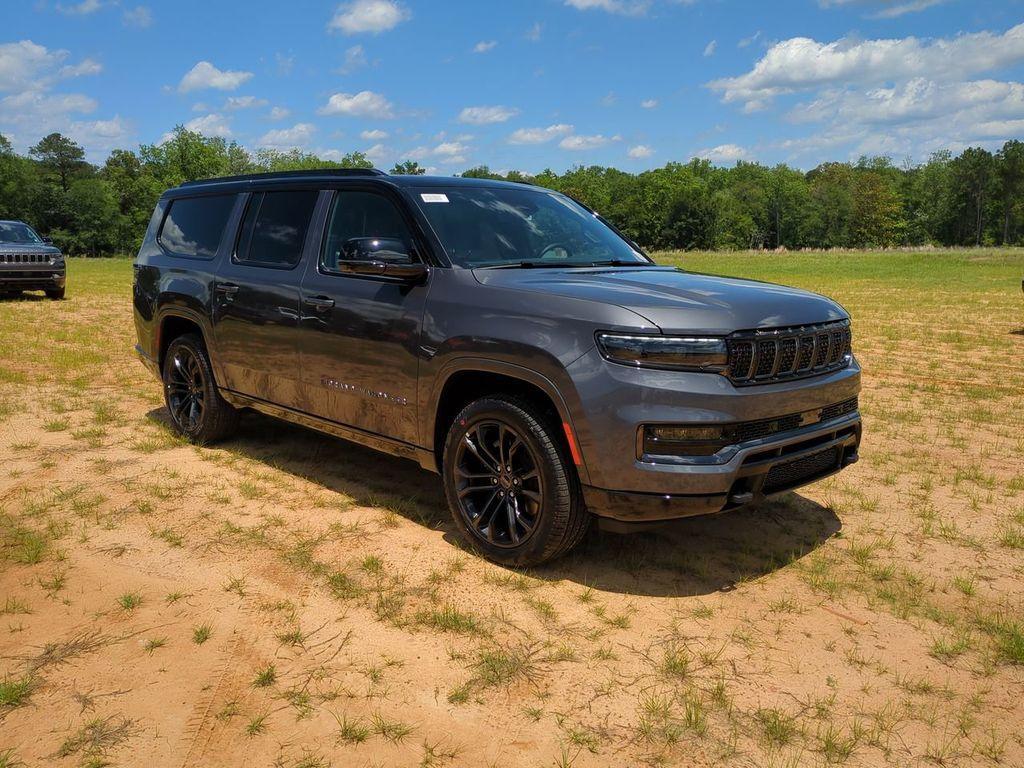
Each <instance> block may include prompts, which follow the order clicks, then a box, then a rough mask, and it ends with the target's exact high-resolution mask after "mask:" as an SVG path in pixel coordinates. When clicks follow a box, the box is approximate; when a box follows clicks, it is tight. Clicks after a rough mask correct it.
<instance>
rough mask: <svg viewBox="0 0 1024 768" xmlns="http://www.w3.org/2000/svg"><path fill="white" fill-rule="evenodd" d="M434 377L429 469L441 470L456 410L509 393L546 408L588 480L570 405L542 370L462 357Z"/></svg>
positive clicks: (558, 437)
mask: <svg viewBox="0 0 1024 768" xmlns="http://www.w3.org/2000/svg"><path fill="white" fill-rule="evenodd" d="M435 381H436V383H435V387H434V391H433V396H432V397H431V398H430V400H429V403H430V407H429V409H428V414H427V415H428V420H427V423H426V425H425V426H426V433H425V437H427V438H429V439H430V445H431V447H432V455H433V460H434V466H433V467H431V469H434V470H435V471H438V472H439V471H440V470H441V464H442V457H443V453H444V443H445V436H446V435H447V433H448V429H449V427H450V426H451V423H452V421H453V420H454V418H455V416H456V415H457V414H458V413H459V411H461V410H462V409H463V408H464V407H465V406H466V405H468V404H469V403H471V402H473V401H474V400H477V399H479V398H481V397H485V396H487V395H489V394H509V395H516V396H519V397H521V398H523V399H526V400H527V401H529V402H532V403H534V404H536V405H538V406H539V407H540V408H541V409H542V410H543V411H545V412H546V414H547V415H548V417H549V420H550V421H551V426H552V427H553V428H554V429H555V433H556V437H557V439H558V440H559V441H560V444H561V445H562V446H563V447H564V448H565V450H566V452H567V454H568V455H569V456H570V457H572V459H573V460H574V464H575V466H576V471H577V472H578V473H579V475H580V480H581V481H583V482H587V477H588V475H587V470H586V463H585V461H584V459H583V457H582V456H581V454H580V452H579V447H578V438H577V437H576V430H575V427H574V426H573V422H572V416H571V414H570V412H569V408H568V406H567V404H566V402H565V399H564V398H563V397H562V394H561V392H559V390H558V388H557V387H556V386H555V384H554V383H553V382H552V381H551V380H550V379H548V378H547V377H546V376H544V375H543V374H540V373H538V372H537V371H534V370H531V369H529V368H523V367H522V366H518V365H515V364H513V363H506V362H501V361H496V360H487V359H483V358H462V359H459V360H456V361H451V362H450V363H449V365H447V366H446V367H445V369H444V370H442V371H441V372H440V374H439V375H438V376H437V379H436V380H435ZM570 440H571V441H572V443H570Z"/></svg>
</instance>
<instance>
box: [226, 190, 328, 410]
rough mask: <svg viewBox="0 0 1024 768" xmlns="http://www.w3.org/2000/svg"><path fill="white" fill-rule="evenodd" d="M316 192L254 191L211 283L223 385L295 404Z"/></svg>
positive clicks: (263, 397) (275, 401) (279, 402)
mask: <svg viewBox="0 0 1024 768" xmlns="http://www.w3.org/2000/svg"><path fill="white" fill-rule="evenodd" d="M319 194H320V193H319V191H318V190H315V189H279V190H266V191H257V192H252V193H250V195H249V199H248V202H247V204H246V210H245V215H244V216H243V218H242V224H241V227H240V228H239V231H238V235H237V238H236V240H235V247H234V248H233V249H232V252H231V254H230V255H229V256H228V257H227V258H226V259H225V260H224V261H223V263H222V266H221V268H220V269H219V270H218V272H217V279H216V282H215V284H214V312H213V317H214V334H215V336H216V339H217V350H218V353H219V357H220V361H221V366H222V369H223V372H224V378H225V385H226V386H227V388H228V389H231V390H233V391H235V392H240V393H242V394H245V395H250V396H252V397H257V398H259V399H261V400H266V401H269V402H272V403H277V404H278V405H284V406H288V407H295V404H296V402H297V400H298V387H299V352H298V338H297V336H298V326H299V283H300V281H301V273H302V270H301V268H300V264H301V263H302V258H303V252H304V249H305V248H306V241H307V239H308V237H307V236H308V235H309V229H310V221H311V220H312V217H313V211H314V209H315V207H316V203H317V199H318V197H319Z"/></svg>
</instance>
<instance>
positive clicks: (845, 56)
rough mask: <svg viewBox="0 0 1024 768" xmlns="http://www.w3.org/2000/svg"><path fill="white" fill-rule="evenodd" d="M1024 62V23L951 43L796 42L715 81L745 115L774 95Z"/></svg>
mask: <svg viewBox="0 0 1024 768" xmlns="http://www.w3.org/2000/svg"><path fill="white" fill-rule="evenodd" d="M1021 60H1024V24H1019V25H1017V26H1016V27H1013V28H1012V29H1009V30H1007V31H1006V32H1005V33H1004V34H1001V35H1000V34H993V33H991V32H975V33H971V34H964V35H959V36H957V37H953V38H939V39H936V40H920V39H918V38H916V37H905V38H896V39H883V40H863V41H856V40H850V39H847V38H842V39H840V40H837V41H835V42H832V43H819V42H818V41H816V40H812V39H810V38H806V37H794V38H791V39H789V40H783V41H782V42H779V43H776V44H775V45H773V46H772V47H771V48H770V49H769V50H768V52H767V53H765V55H764V56H763V57H762V58H761V59H760V61H758V62H757V64H755V65H754V68H753V69H752V70H751V71H749V72H747V73H746V74H743V75H739V76H738V77H729V78H722V79H719V80H713V81H712V82H711V83H709V84H708V85H709V87H710V88H712V89H713V90H716V91H720V92H721V94H722V100H723V101H725V102H727V103H728V102H743V103H744V104H745V105H746V108H747V109H748V111H749V110H754V109H759V108H762V107H764V106H765V105H766V104H767V103H768V102H769V101H771V99H773V98H774V97H776V96H779V95H783V94H788V93H794V92H797V91H802V90H810V89H814V88H819V87H823V86H828V85H840V84H846V85H849V84H861V85H865V84H866V85H871V84H881V83H885V82H890V81H894V80H906V79H909V78H912V77H931V78H936V79H950V78H957V77H966V76H969V75H971V74H976V73H979V72H984V71H987V70H990V69H996V68H1000V67H1006V66H1009V65H1011V64H1014V63H1017V62H1019V61H1021Z"/></svg>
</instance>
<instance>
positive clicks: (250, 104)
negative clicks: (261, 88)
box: [222, 96, 269, 112]
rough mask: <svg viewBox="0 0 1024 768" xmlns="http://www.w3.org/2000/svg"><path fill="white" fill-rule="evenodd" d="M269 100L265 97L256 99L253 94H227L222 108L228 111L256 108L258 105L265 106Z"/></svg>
mask: <svg viewBox="0 0 1024 768" xmlns="http://www.w3.org/2000/svg"><path fill="white" fill-rule="evenodd" d="M268 103H269V102H267V100H266V99H257V98H256V97H255V96H228V99H227V101H225V102H224V106H223V107H222V109H224V110H226V111H228V112H234V111H237V110H239V109H257V108H259V107H265V106H267V104H268Z"/></svg>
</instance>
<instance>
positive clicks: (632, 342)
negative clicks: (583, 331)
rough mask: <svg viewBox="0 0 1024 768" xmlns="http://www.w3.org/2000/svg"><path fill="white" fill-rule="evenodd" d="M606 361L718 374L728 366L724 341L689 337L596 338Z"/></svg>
mask: <svg viewBox="0 0 1024 768" xmlns="http://www.w3.org/2000/svg"><path fill="white" fill-rule="evenodd" d="M597 345H598V347H599V348H600V349H601V354H602V355H603V356H604V358H605V359H606V360H611V361H612V362H613V363H621V364H623V365H633V366H637V367H640V368H663V369H666V370H671V371H708V372H711V373H719V372H721V371H723V370H725V367H726V365H727V364H728V362H729V351H728V349H727V348H726V345H725V339H719V338H713V337H707V338H705V337H689V336H685V337H684V336H680V337H676V336H626V335H621V334H617V333H599V334H597Z"/></svg>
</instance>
